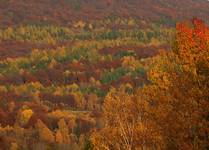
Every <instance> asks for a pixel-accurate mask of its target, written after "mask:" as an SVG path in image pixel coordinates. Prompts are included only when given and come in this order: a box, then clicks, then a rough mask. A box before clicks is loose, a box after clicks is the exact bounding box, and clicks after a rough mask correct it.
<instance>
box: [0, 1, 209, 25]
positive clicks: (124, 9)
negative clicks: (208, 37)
mask: <svg viewBox="0 0 209 150" xmlns="http://www.w3.org/2000/svg"><path fill="white" fill-rule="evenodd" d="M208 14H209V2H208V1H206V0H127V1H125V0H27V1H25V0H1V3H0V25H2V26H5V25H21V24H31V23H40V24H43V23H45V24H47V23H53V24H57V25H64V26H69V25H72V23H74V22H75V21H79V20H84V21H87V22H89V21H94V20H98V19H105V18H112V17H115V16H117V17H122V18H127V17H133V18H137V19H140V20H141V21H145V22H146V23H147V22H150V21H154V22H163V23H164V24H168V25H170V24H172V23H173V22H174V21H176V20H182V19H191V18H193V17H198V18H201V19H203V20H205V21H208V20H209V17H208Z"/></svg>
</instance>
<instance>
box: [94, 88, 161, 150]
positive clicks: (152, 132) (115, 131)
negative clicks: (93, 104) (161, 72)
mask: <svg viewBox="0 0 209 150" xmlns="http://www.w3.org/2000/svg"><path fill="white" fill-rule="evenodd" d="M146 107H147V103H146V102H145V101H143V99H142V96H141V92H140V91H139V92H138V93H135V95H129V94H127V93H126V92H125V88H124V87H121V88H120V89H119V90H118V91H116V90H115V89H112V90H111V91H110V92H109V93H108V95H107V96H106V98H105V103H104V107H103V108H104V113H103V115H104V119H105V126H104V128H103V129H102V130H100V131H99V132H98V131H97V132H94V133H93V135H92V137H91V141H92V143H93V145H94V148H95V149H98V150H100V149H101V150H102V149H104V150H105V149H107V150H109V149H115V150H117V149H118V150H119V149H121V150H123V149H124V150H131V149H139V150H143V149H145V148H146V149H163V142H162V141H163V138H162V136H161V134H160V130H157V127H156V125H155V123H154V122H152V121H151V119H149V118H150V116H149V115H148V114H147V113H146V111H145V108H146Z"/></svg>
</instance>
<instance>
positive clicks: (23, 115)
mask: <svg viewBox="0 0 209 150" xmlns="http://www.w3.org/2000/svg"><path fill="white" fill-rule="evenodd" d="M32 115H33V110H31V109H25V110H23V111H22V112H20V118H19V119H20V123H21V124H22V125H25V124H27V123H28V121H29V120H30V118H31V116H32Z"/></svg>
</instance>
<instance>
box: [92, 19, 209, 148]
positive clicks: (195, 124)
mask: <svg viewBox="0 0 209 150" xmlns="http://www.w3.org/2000/svg"><path fill="white" fill-rule="evenodd" d="M208 56H209V29H208V27H207V26H206V25H205V24H204V23H203V22H202V21H200V20H197V19H194V20H193V24H192V25H187V24H182V23H181V24H178V25H177V34H176V40H175V42H174V46H173V51H170V52H165V53H162V54H160V55H159V56H157V57H155V58H153V59H152V64H151V65H150V66H151V67H150V69H149V73H148V78H149V80H150V81H151V84H149V85H146V86H144V88H142V89H138V90H136V91H135V92H134V94H127V93H125V92H123V90H121V89H120V90H119V91H118V92H116V91H115V90H113V91H110V93H109V94H108V95H107V96H106V98H105V102H104V107H103V108H104V113H103V115H104V120H105V126H104V128H103V129H101V130H100V131H97V132H95V133H94V134H93V135H92V138H91V141H92V143H93V144H94V148H95V149H173V150H177V149H194V150H199V149H208V148H209V143H208V136H209V130H208V126H209V119H208V118H209V99H208V97H209V76H208V74H209V59H208Z"/></svg>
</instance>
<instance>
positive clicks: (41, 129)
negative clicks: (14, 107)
mask: <svg viewBox="0 0 209 150" xmlns="http://www.w3.org/2000/svg"><path fill="white" fill-rule="evenodd" d="M36 128H37V130H38V133H39V137H40V140H41V141H43V142H48V143H53V142H54V140H55V139H54V134H53V132H52V131H51V130H50V129H49V128H48V127H47V126H46V125H45V124H44V123H43V122H42V121H41V120H40V119H38V121H37V123H36Z"/></svg>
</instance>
